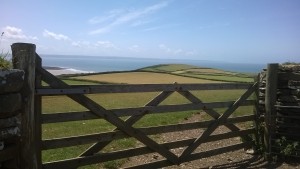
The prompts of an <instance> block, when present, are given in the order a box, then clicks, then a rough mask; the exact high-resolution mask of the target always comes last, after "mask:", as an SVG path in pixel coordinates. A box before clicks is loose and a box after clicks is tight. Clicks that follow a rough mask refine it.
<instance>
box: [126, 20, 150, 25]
mask: <svg viewBox="0 0 300 169" xmlns="http://www.w3.org/2000/svg"><path fill="white" fill-rule="evenodd" d="M150 22H152V21H150V20H147V21H144V20H138V21H135V22H133V23H132V24H131V26H132V27H137V26H141V25H145V24H147V23H150Z"/></svg>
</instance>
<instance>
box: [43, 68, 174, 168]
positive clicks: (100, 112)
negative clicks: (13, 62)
mask: <svg viewBox="0 0 300 169" xmlns="http://www.w3.org/2000/svg"><path fill="white" fill-rule="evenodd" d="M37 71H38V72H39V73H41V75H42V80H43V81H45V82H46V83H48V84H49V85H50V86H51V87H55V88H58V87H64V88H69V87H70V86H69V85H68V84H66V83H64V82H63V81H61V80H60V79H58V78H57V77H55V76H54V75H52V74H51V73H49V72H48V71H46V70H45V69H43V68H40V69H37ZM67 96H68V97H70V98H71V99H73V100H74V101H76V102H78V103H79V104H81V105H82V106H84V107H86V108H87V109H89V110H90V111H92V112H93V113H95V114H96V115H97V116H99V117H102V118H104V119H105V120H107V121H108V122H110V123H111V124H113V125H115V126H116V127H117V128H118V129H120V130H121V131H123V132H125V133H126V134H128V135H130V136H132V137H134V138H136V139H137V140H139V141H140V142H142V143H143V144H145V145H146V146H148V147H149V148H150V149H152V150H154V151H156V152H158V153H159V154H161V155H162V156H164V157H165V158H166V159H168V160H169V161H170V162H172V163H174V164H178V157H177V156H176V155H175V154H173V153H172V152H170V151H169V150H168V149H167V148H166V147H164V146H161V145H159V144H158V143H156V142H155V141H153V140H152V139H150V138H149V137H148V136H147V135H145V134H144V133H142V132H141V131H140V130H138V129H135V128H133V127H132V126H129V125H128V124H126V123H125V122H124V121H123V120H121V119H120V118H118V117H117V116H116V115H115V114H111V113H109V112H107V110H106V109H105V108H103V107H102V106H100V105H99V104H97V103H96V102H94V101H93V100H91V99H90V98H88V97H86V96H85V95H82V94H76V95H67Z"/></svg>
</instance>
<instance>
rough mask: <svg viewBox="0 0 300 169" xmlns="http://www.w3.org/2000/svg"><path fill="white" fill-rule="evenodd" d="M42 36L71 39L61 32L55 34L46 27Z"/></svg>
mask: <svg viewBox="0 0 300 169" xmlns="http://www.w3.org/2000/svg"><path fill="white" fill-rule="evenodd" d="M43 36H44V37H47V38H53V39H55V40H71V39H70V38H69V37H68V36H66V35H63V34H57V33H54V32H50V31H48V30H47V29H45V30H44V32H43Z"/></svg>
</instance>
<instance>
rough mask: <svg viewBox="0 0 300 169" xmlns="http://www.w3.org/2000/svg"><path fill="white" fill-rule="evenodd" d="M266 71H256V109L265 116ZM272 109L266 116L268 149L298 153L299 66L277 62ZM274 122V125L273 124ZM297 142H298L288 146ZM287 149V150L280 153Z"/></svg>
mask: <svg viewBox="0 0 300 169" xmlns="http://www.w3.org/2000/svg"><path fill="white" fill-rule="evenodd" d="M266 73H267V70H264V71H263V72H261V73H260V78H259V79H260V85H259V112H260V115H261V116H262V117H264V118H268V117H266V114H265V113H266V109H265V100H266V98H265V92H266ZM274 106H275V112H274V114H272V117H271V118H270V119H271V120H272V121H273V122H271V124H272V126H269V128H271V131H272V132H270V140H271V141H270V144H271V153H272V154H275V155H276V154H279V155H284V156H297V157H300V150H299V149H300V132H299V130H300V66H299V65H280V66H279V69H278V80H277V89H276V103H275V105H274ZM273 124H274V126H273ZM296 144H299V146H295V147H291V146H293V145H296ZM283 152H288V153H285V154H284V153H283Z"/></svg>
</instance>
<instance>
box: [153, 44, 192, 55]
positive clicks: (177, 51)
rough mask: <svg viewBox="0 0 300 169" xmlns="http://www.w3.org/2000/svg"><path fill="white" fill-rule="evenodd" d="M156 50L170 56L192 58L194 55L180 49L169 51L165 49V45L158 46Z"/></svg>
mask: <svg viewBox="0 0 300 169" xmlns="http://www.w3.org/2000/svg"><path fill="white" fill-rule="evenodd" d="M158 48H159V49H160V50H162V51H163V52H165V53H167V54H171V55H186V56H193V55H195V54H196V52H195V51H184V50H182V49H171V48H169V47H167V46H166V45H165V44H160V45H159V46H158Z"/></svg>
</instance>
